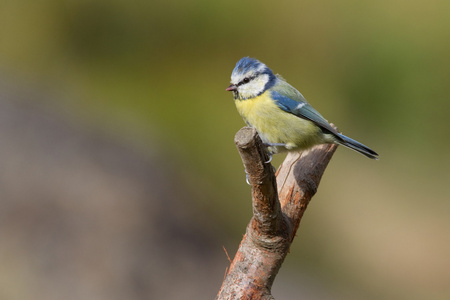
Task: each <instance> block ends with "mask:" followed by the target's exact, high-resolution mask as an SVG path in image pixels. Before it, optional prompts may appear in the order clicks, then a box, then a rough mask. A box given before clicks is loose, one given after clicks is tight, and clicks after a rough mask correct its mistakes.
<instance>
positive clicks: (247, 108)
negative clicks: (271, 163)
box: [226, 57, 378, 159]
mask: <svg viewBox="0 0 450 300" xmlns="http://www.w3.org/2000/svg"><path fill="white" fill-rule="evenodd" d="M226 90H227V91H231V92H233V96H234V102H235V104H236V108H237V110H238V112H239V114H240V115H241V116H242V118H243V119H244V121H245V122H246V123H247V125H248V126H250V127H254V128H255V129H256V131H257V132H258V134H259V136H260V137H261V140H262V141H263V143H264V144H265V145H267V147H268V151H269V153H270V154H275V153H279V152H283V151H301V150H305V149H308V148H311V147H312V146H314V145H318V144H339V145H343V146H345V147H348V148H350V149H353V150H355V151H357V152H359V153H361V154H363V155H365V156H367V157H369V158H372V159H378V154H377V153H376V152H375V151H373V150H372V149H370V148H369V147H367V146H365V145H363V144H361V143H359V142H357V141H355V140H353V139H351V138H349V137H346V136H345V135H343V134H341V133H339V132H337V130H336V129H334V128H333V127H331V125H330V124H329V123H328V121H327V120H326V119H325V118H324V117H322V115H321V114H320V113H319V112H318V111H317V110H315V109H314V108H313V107H312V106H311V105H309V104H308V102H307V101H306V99H305V97H303V95H302V94H301V93H300V92H299V91H297V90H296V89H295V88H294V87H293V86H291V85H290V84H289V83H287V82H286V81H285V80H284V79H283V78H282V77H281V76H280V75H278V74H277V75H274V74H273V72H272V70H270V69H269V68H268V67H267V66H266V65H265V64H263V63H262V62H260V61H258V60H256V59H254V58H249V57H244V58H242V59H241V60H240V61H238V62H237V64H236V67H235V68H234V70H233V73H232V74H231V85H230V86H229V87H228V88H227V89H226Z"/></svg>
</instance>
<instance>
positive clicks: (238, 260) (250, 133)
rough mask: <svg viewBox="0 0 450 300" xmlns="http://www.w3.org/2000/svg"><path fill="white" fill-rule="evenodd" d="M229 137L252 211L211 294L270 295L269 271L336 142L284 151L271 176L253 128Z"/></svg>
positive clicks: (228, 296) (276, 268) (283, 251)
mask: <svg viewBox="0 0 450 300" xmlns="http://www.w3.org/2000/svg"><path fill="white" fill-rule="evenodd" d="M235 143H236V146H237V148H238V151H239V154H240V155H241V159H242V162H243V163H244V166H245V170H246V172H247V174H248V177H249V182H250V185H251V187H252V203H253V217H252V219H251V221H250V223H249V225H248V226H247V231H246V234H245V235H244V237H243V239H242V241H241V244H240V245H239V249H238V251H237V253H236V255H235V257H234V259H233V262H232V263H231V265H230V268H229V270H228V273H227V275H226V277H225V279H224V281H223V283H222V287H221V288H220V291H219V293H218V295H217V297H216V299H218V300H221V299H273V297H272V295H271V293H270V290H271V288H272V284H273V281H274V279H275V276H276V275H277V273H278V271H279V269H280V267H281V265H282V263H283V261H284V258H285V257H286V255H287V253H288V251H289V247H290V245H291V243H292V241H293V239H294V237H295V233H296V232H297V229H298V226H299V224H300V220H301V218H302V216H303V213H304V211H305V210H306V207H307V205H308V203H309V201H310V200H311V198H312V197H313V196H314V194H315V193H316V191H317V187H318V186H319V182H320V179H321V178H322V174H323V172H324V171H325V168H326V167H327V165H328V162H329V161H330V159H331V157H332V156H333V153H334V151H335V150H336V148H337V146H336V145H319V146H316V147H314V148H312V149H311V150H308V151H304V152H301V153H289V154H288V156H287V157H286V159H285V161H284V162H283V164H282V165H281V166H280V168H279V169H278V171H277V175H276V177H275V173H274V168H273V167H272V165H271V164H270V163H266V162H267V161H268V159H269V158H268V156H267V154H266V151H265V146H264V145H263V143H262V142H261V139H260V138H259V136H258V134H257V133H256V130H254V129H253V128H249V127H244V128H242V129H241V130H239V131H238V133H237V134H236V136H235ZM277 186H278V189H277ZM278 195H279V197H280V199H278Z"/></svg>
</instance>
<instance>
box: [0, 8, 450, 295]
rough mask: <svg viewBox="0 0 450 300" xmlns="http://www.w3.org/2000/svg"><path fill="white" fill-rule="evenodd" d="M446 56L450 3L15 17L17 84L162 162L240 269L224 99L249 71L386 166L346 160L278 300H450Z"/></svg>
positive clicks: (294, 253) (22, 13) (232, 124)
mask: <svg viewBox="0 0 450 300" xmlns="http://www.w3.org/2000/svg"><path fill="white" fill-rule="evenodd" d="M449 53H450V2H448V1H445V0H431V1H420V0H414V1H399V0H394V1H348V0H344V1H329V0H328V1H326V0H324V1H251V0H247V1H159V0H156V1H155V0H152V1H118V0H112V1H111V0H109V1H103V0H98V1H87V0H85V1H74V0H67V1H50V0H48V1H12V0H2V1H1V2H0V69H1V71H2V73H3V77H5V76H6V77H8V78H11V79H13V80H14V81H16V82H22V83H24V82H25V85H26V86H27V87H29V88H32V89H45V90H46V91H51V92H52V93H55V94H57V95H59V96H58V97H57V98H58V100H57V101H56V100H51V99H50V100H36V99H34V100H30V101H34V102H35V103H36V104H37V105H43V106H46V107H51V108H52V109H54V110H55V111H57V112H58V113H60V114H61V115H62V116H63V117H64V118H65V119H67V120H68V122H69V123H71V124H76V126H81V127H83V128H88V130H92V131H96V132H101V133H102V134H104V135H107V136H113V137H114V138H115V139H118V140H120V141H122V142H123V143H124V144H127V145H130V147H133V148H135V149H137V151H138V152H139V153H141V154H142V155H144V156H146V155H148V157H149V159H152V157H153V155H154V153H158V155H159V157H161V159H162V160H163V161H167V164H168V165H170V166H172V167H173V168H175V169H176V172H177V178H178V180H179V183H180V184H181V185H183V186H184V187H185V188H186V189H187V190H189V193H192V194H193V195H194V196H193V197H192V199H193V200H192V206H193V207H195V209H196V210H198V211H199V212H200V214H204V215H207V216H209V218H210V219H209V220H212V222H214V224H212V225H211V224H204V226H205V227H210V226H213V227H214V228H220V232H217V234H216V238H217V241H218V243H219V244H223V245H225V247H226V248H227V249H228V252H229V253H230V255H231V256H232V255H233V253H234V251H235V250H236V249H237V245H238V243H239V240H240V238H241V237H242V234H243V233H244V230H245V226H246V224H247V223H248V220H249V219H250V217H251V209H250V192H249V187H248V186H247V185H246V183H245V174H244V170H243V167H242V163H241V161H240V158H239V155H238V154H237V151H236V149H235V146H234V143H233V137H234V134H235V133H236V132H237V131H238V130H239V128H241V127H242V126H243V125H244V123H243V121H242V119H241V118H240V117H239V115H238V114H237V112H236V109H235V107H234V103H233V101H232V96H231V94H229V93H228V92H226V91H225V88H226V87H227V86H228V84H229V80H230V74H231V71H232V69H233V68H234V65H235V63H236V62H237V61H238V60H239V59H240V58H241V57H243V56H251V57H255V58H257V59H259V60H261V61H263V62H264V63H266V64H267V65H268V66H269V67H270V68H271V69H272V70H273V71H274V72H275V73H280V74H281V75H283V77H284V78H286V80H287V81H288V82H289V83H291V84H292V85H293V86H295V87H296V88H297V89H299V90H300V91H301V92H302V93H303V95H304V96H305V97H306V98H307V99H308V101H309V102H310V103H311V104H312V105H313V106H314V107H315V108H316V109H317V110H318V111H320V112H321V113H322V114H323V115H324V116H325V117H326V118H327V119H328V120H329V121H330V122H332V123H334V124H336V125H337V126H338V127H339V129H340V130H341V131H342V132H343V133H344V134H346V135H348V136H350V137H352V138H354V139H356V140H358V141H360V142H362V143H364V144H366V145H368V146H369V147H371V148H372V149H374V150H375V151H377V152H378V153H379V154H380V160H379V161H371V160H368V159H366V158H365V157H363V156H362V155H359V154H357V153H355V152H353V151H350V150H347V149H343V148H339V149H338V151H337V152H336V154H335V155H334V157H333V159H332V161H331V163H330V165H329V167H328V169H327V171H326V172H325V175H324V177H323V180H322V182H321V186H320V187H319V191H318V194H317V195H316V197H315V198H314V199H313V201H312V203H311V205H310V207H309V208H308V210H307V212H306V214H305V217H304V220H303V221H302V224H301V227H300V229H299V232H298V236H297V238H296V240H295V242H294V245H293V247H292V249H291V252H290V254H289V256H288V258H287V260H286V262H285V263H284V265H283V267H282V269H281V271H280V274H279V275H278V277H277V279H276V280H275V284H274V288H273V294H274V296H275V297H276V298H277V294H278V295H281V291H283V293H285V292H286V291H287V292H289V293H291V295H292V296H291V297H290V298H289V299H296V298H300V296H301V295H302V294H303V295H305V293H306V292H305V291H303V290H302V288H301V287H299V286H298V284H299V282H306V283H307V285H310V286H312V287H316V288H311V289H312V291H309V292H308V293H311V294H310V295H309V294H308V295H309V296H308V297H309V299H448V298H449V297H450V287H449V284H448V283H449V281H450V259H449V253H450V218H449V214H450V202H449V198H450V197H449V196H450V193H449V192H448V187H447V185H448V184H449V180H450V176H449V168H450V159H449V155H448V147H449V146H450V130H449V125H450V121H449V119H448V113H449V112H450V99H449V95H450V84H449V78H450V57H449ZM61 99H63V100H61ZM3 142H5V141H3ZM282 159H283V155H280V156H278V157H276V158H275V159H274V163H273V164H274V165H275V166H277V165H279V164H280V162H281V161H282ZM168 218H170V216H168ZM208 222H211V221H208ZM216 250H217V252H218V253H219V255H222V252H223V250H222V249H221V248H217V249H216ZM0 257H1V256H0ZM226 264H227V262H226V261H225V262H224V268H223V269H225V267H226ZM36 276H38V274H36ZM217 276H218V278H221V277H222V276H223V274H217ZM0 278H1V277H0ZM2 282H6V281H2V280H1V279H0V285H2ZM211 284H212V285H216V286H217V290H218V289H219V287H220V280H219V281H214V282H213V283H211ZM174 288H176V284H175V287H174ZM214 289H215V288H213V290H214ZM211 297H213V295H205V299H210V298H211ZM280 299H281V298H280ZM286 299H288V298H286Z"/></svg>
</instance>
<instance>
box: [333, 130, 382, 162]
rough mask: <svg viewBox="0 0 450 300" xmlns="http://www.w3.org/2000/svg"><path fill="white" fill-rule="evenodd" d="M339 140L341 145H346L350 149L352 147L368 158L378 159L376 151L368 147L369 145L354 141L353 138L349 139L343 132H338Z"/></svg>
mask: <svg viewBox="0 0 450 300" xmlns="http://www.w3.org/2000/svg"><path fill="white" fill-rule="evenodd" d="M339 137H340V139H339V141H338V143H339V144H340V145H342V146H345V147H348V148H350V149H353V150H355V151H357V152H359V153H361V154H362V155H365V156H367V157H368V158H372V159H378V153H376V152H375V151H373V150H372V149H370V148H369V147H367V146H365V145H363V144H361V143H360V142H357V141H355V140H354V139H351V138H349V137H347V136H345V135H343V134H339Z"/></svg>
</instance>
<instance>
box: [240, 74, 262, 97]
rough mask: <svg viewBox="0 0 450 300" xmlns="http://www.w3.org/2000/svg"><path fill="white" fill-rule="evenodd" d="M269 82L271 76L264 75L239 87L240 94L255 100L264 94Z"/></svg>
mask: <svg viewBox="0 0 450 300" xmlns="http://www.w3.org/2000/svg"><path fill="white" fill-rule="evenodd" d="M268 81H269V75H267V74H264V75H261V76H258V77H257V78H254V79H253V80H252V81H250V82H249V83H247V84H244V85H241V86H240V87H239V94H240V95H241V96H242V97H243V98H253V97H256V96H258V95H259V94H261V93H262V92H264V88H265V86H266V84H267V82H268Z"/></svg>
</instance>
